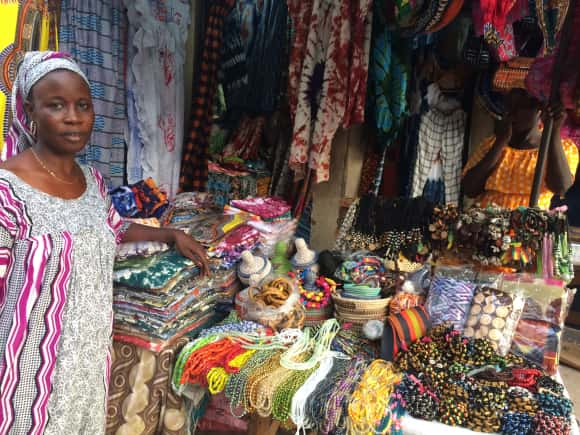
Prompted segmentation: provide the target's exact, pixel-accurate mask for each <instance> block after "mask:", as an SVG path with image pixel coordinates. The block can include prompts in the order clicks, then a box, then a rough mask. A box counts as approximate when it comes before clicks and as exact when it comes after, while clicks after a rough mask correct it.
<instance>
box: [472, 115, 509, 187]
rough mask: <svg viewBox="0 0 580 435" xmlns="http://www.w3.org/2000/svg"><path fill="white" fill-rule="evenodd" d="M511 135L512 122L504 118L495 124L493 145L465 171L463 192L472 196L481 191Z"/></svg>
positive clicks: (498, 161)
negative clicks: (477, 161)
mask: <svg viewBox="0 0 580 435" xmlns="http://www.w3.org/2000/svg"><path fill="white" fill-rule="evenodd" d="M511 137H512V123H511V119H510V118H506V119H504V120H502V121H501V123H499V124H498V125H497V126H496V139H495V143H494V144H493V147H492V148H491V149H490V150H489V152H488V153H487V154H486V155H485V157H484V158H483V159H481V161H480V162H479V163H478V164H477V165H475V166H474V167H473V168H471V169H470V170H469V171H467V172H466V173H465V175H464V176H463V179H462V180H461V187H462V188H463V193H465V194H466V195H467V196H469V197H471V198H474V197H476V196H477V195H479V194H481V193H483V191H484V190H485V183H486V182H487V179H488V177H489V176H490V174H491V173H492V172H493V170H494V169H495V168H496V167H497V165H498V164H499V163H500V161H501V156H502V153H503V150H504V148H505V147H506V145H507V144H508V143H509V141H510V139H511Z"/></svg>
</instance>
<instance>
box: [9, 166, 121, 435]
mask: <svg viewBox="0 0 580 435" xmlns="http://www.w3.org/2000/svg"><path fill="white" fill-rule="evenodd" d="M83 172H84V174H85V178H86V181H87V188H86V191H85V193H83V194H82V195H81V196H80V197H79V198H77V199H71V200H65V199H60V198H57V197H53V196H50V195H48V194H46V193H43V192H41V191H39V190H37V189H34V188H32V187H30V186H29V185H28V184H25V183H24V182H23V181H22V180H20V179H19V178H18V177H17V176H15V175H14V174H12V173H11V172H9V171H6V170H1V171H0V201H1V203H2V206H1V207H0V241H1V243H0V266H1V272H2V273H1V275H0V276H1V279H0V326H1V327H0V408H1V411H0V412H1V415H2V417H3V418H2V420H1V421H0V432H1V433H44V434H49V435H53V434H54V435H57V434H63V433H71V432H76V431H78V429H79V428H82V427H87V428H89V427H90V428H91V429H90V430H91V433H94V434H104V431H105V410H106V396H107V391H106V390H107V385H108V374H109V366H110V355H109V345H110V337H111V331H112V322H111V320H112V302H113V301H112V270H113V259H114V256H115V246H116V242H119V241H120V240H121V238H122V236H123V232H124V231H125V229H126V225H123V223H122V221H121V218H120V216H119V215H118V214H117V213H116V211H115V209H114V208H113V206H112V205H111V203H110V201H109V200H108V199H107V197H106V190H105V186H104V182H103V180H102V177H101V175H100V174H99V173H98V172H97V171H96V170H93V169H87V168H83ZM71 403H74V406H73V407H71ZM49 416H50V418H49Z"/></svg>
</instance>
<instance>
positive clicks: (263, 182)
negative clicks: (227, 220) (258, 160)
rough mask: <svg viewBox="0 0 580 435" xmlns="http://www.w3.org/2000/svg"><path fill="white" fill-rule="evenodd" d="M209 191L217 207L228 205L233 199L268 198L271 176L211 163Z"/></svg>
mask: <svg viewBox="0 0 580 435" xmlns="http://www.w3.org/2000/svg"><path fill="white" fill-rule="evenodd" d="M208 169H209V174H208V181H207V190H208V192H210V193H211V194H212V195H214V201H215V203H216V205H219V206H221V207H223V206H225V205H227V204H228V203H229V202H230V201H231V200H233V199H240V198H246V197H248V196H266V195H267V194H268V188H269V186H270V178H271V176H270V174H269V173H268V172H266V171H263V170H258V169H253V170H250V169H248V168H245V167H244V168H239V169H235V168H231V167H226V166H224V165H219V164H217V163H214V162H209V165H208Z"/></svg>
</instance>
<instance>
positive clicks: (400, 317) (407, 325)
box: [381, 306, 431, 361]
mask: <svg viewBox="0 0 580 435" xmlns="http://www.w3.org/2000/svg"><path fill="white" fill-rule="evenodd" d="M429 329H431V320H430V318H429V313H428V312H427V310H426V309H425V307H423V306H418V307H415V308H410V309H408V310H405V311H401V312H400V313H398V314H392V315H390V316H389V318H388V319H387V322H386V324H385V329H384V331H383V336H382V339H381V358H383V359H384V360H386V361H393V360H394V358H395V357H396V356H397V354H398V353H399V352H401V351H406V350H408V346H409V345H411V344H412V343H414V342H415V341H417V340H419V339H420V338H421V337H423V336H424V335H425V334H427V331H428V330H429Z"/></svg>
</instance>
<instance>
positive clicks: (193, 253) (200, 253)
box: [172, 230, 210, 276]
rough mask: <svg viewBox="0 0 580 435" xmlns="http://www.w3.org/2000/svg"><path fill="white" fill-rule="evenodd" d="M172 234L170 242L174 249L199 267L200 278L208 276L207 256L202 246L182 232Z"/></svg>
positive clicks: (177, 231)
mask: <svg viewBox="0 0 580 435" xmlns="http://www.w3.org/2000/svg"><path fill="white" fill-rule="evenodd" d="M172 233H173V235H172V239H173V240H172V241H173V244H174V246H175V249H176V250H177V251H178V252H179V253H180V254H181V255H183V256H184V257H187V258H189V259H190V260H192V261H194V262H195V263H196V264H197V265H198V266H199V268H200V272H201V274H202V276H208V275H209V273H210V269H209V263H208V261H207V254H206V251H205V249H204V248H203V246H201V245H200V244H199V243H198V242H196V241H195V239H194V238H193V237H191V236H189V235H187V234H185V233H184V232H183V231H180V230H173V231H172Z"/></svg>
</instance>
